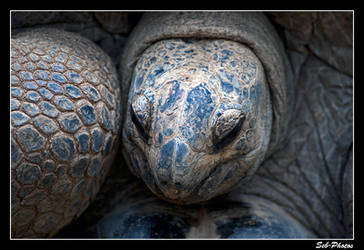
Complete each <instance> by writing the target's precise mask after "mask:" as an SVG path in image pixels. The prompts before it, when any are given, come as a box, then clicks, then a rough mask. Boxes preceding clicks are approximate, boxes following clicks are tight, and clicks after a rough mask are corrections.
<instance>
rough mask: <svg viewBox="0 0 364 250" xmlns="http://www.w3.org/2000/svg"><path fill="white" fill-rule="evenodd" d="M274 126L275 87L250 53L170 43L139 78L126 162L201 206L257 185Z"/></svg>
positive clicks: (140, 69) (225, 46) (148, 59)
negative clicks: (271, 90) (271, 88)
mask: <svg viewBox="0 0 364 250" xmlns="http://www.w3.org/2000/svg"><path fill="white" fill-rule="evenodd" d="M271 124H272V106H271V102H270V95H269V86H268V83H267V82H266V80H265V74H264V69H263V67H262V65H261V63H260V61H259V59H258V58H257V57H256V56H255V55H254V53H253V52H252V51H251V50H250V49H249V48H247V47H246V46H244V45H242V44H240V43H236V42H232V41H227V40H217V39H202V40H195V39H183V40H182V39H173V40H163V41H160V42H157V43H155V44H153V45H152V46H150V47H149V48H148V49H147V50H146V51H144V53H143V55H142V56H141V58H140V59H139V60H138V63H137V65H136V66H135V70H134V72H133V78H132V82H131V87H130V92H129V100H128V103H127V111H126V120H125V125H124V130H123V145H124V146H125V149H124V150H125V152H124V157H125V159H126V160H127V161H128V163H129V167H130V169H131V171H132V172H133V173H134V174H135V175H137V176H138V177H140V178H142V179H143V180H144V181H145V182H146V184H147V185H148V187H149V188H151V190H152V191H153V192H154V193H155V194H157V195H158V196H160V197H162V198H165V199H167V200H169V201H172V202H176V203H184V204H186V203H196V202H200V201H204V200H208V199H210V198H212V197H214V196H216V195H221V194H223V193H226V192H228V191H230V190H231V189H232V188H235V187H236V186H237V185H239V184H244V183H245V182H246V181H248V180H249V179H250V177H251V176H252V175H253V174H254V172H255V171H256V169H257V167H258V166H259V165H260V164H261V162H262V161H263V159H264V157H265V153H266V151H267V148H268V145H269V138H270V131H271V126H272V125H271Z"/></svg>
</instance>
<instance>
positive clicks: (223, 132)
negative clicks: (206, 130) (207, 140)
mask: <svg viewBox="0 0 364 250" xmlns="http://www.w3.org/2000/svg"><path fill="white" fill-rule="evenodd" d="M244 120H245V115H244V113H243V112H242V111H240V110H237V109H230V110H226V111H225V112H224V113H223V114H222V115H221V116H219V118H218V119H217V120H216V122H215V125H214V127H213V131H212V142H213V144H214V147H215V150H216V151H218V150H220V149H222V148H223V147H225V146H226V145H228V144H229V143H231V142H232V141H233V140H234V139H235V138H236V136H237V135H238V134H239V132H240V130H241V128H242V125H243V122H244Z"/></svg>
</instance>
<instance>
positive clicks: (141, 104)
mask: <svg viewBox="0 0 364 250" xmlns="http://www.w3.org/2000/svg"><path fill="white" fill-rule="evenodd" d="M150 110H151V105H150V102H149V100H148V98H147V97H145V96H144V95H139V96H137V97H136V98H135V99H134V100H133V102H132V104H131V107H130V116H131V120H132V121H133V123H134V125H135V127H136V129H137V130H138V132H139V134H140V135H141V136H142V138H143V139H144V141H146V142H147V141H148V139H149V129H150V123H151V122H150V121H151V117H150Z"/></svg>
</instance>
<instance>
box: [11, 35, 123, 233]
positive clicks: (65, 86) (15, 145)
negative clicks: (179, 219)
mask: <svg viewBox="0 0 364 250" xmlns="http://www.w3.org/2000/svg"><path fill="white" fill-rule="evenodd" d="M10 92H11V100H10V103H11V193H12V196H11V198H12V200H11V203H12V206H11V232H12V236H13V237H45V236H52V235H54V234H55V233H56V232H57V231H58V230H60V229H61V228H62V227H64V226H65V225H67V224H68V223H70V222H71V221H72V220H74V219H75V218H77V217H78V216H79V215H80V214H81V213H82V211H84V210H85V209H86V208H87V206H88V204H89V203H90V201H91V200H92V199H93V198H94V196H95V194H96V193H97V191H98V189H99V187H100V185H101V183H102V181H103V179H104V178H105V176H106V174H107V172H108V170H109V168H110V165H111V162H112V160H113V158H114V155H115V150H116V148H117V147H118V140H119V128H120V89H119V82H118V79H117V74H116V70H115V68H114V66H113V65H112V63H111V61H110V58H109V57H108V56H107V55H106V54H105V53H104V52H103V51H102V50H101V49H100V48H98V47H97V46H96V45H95V44H93V43H92V42H91V41H89V40H87V39H85V38H83V37H81V36H79V35H76V34H73V33H70V32H65V31H61V30H54V29H34V30H29V31H26V32H23V33H19V34H17V35H16V36H14V37H13V38H12V39H11V80H10Z"/></svg>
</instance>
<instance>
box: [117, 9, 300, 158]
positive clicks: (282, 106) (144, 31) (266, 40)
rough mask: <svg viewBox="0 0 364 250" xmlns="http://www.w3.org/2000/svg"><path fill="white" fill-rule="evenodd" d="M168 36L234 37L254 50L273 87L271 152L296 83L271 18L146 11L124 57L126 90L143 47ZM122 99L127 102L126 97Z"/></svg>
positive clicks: (281, 132) (123, 85)
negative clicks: (269, 19) (270, 20)
mask: <svg viewBox="0 0 364 250" xmlns="http://www.w3.org/2000/svg"><path fill="white" fill-rule="evenodd" d="M161 24H163V25H161ZM169 38H199V39H201V38H217V39H225V40H233V41H236V42H240V43H242V44H245V45H246V46H247V47H248V48H250V49H251V50H252V51H253V52H254V53H255V55H256V56H257V57H258V58H259V60H260V61H261V63H262V64H263V67H264V70H265V73H266V78H267V81H268V83H269V88H270V91H271V98H272V100H271V101H272V107H273V108H272V110H273V123H272V133H271V138H270V144H269V150H268V153H267V156H268V155H270V153H271V152H272V151H274V149H275V148H276V147H277V145H279V143H280V142H281V140H283V137H284V134H285V131H286V129H287V122H288V120H289V116H290V114H291V107H292V105H290V103H292V100H293V99H294V83H293V82H292V79H291V77H292V75H291V66H290V64H289V63H288V61H287V58H286V55H285V52H284V48H283V45H282V43H281V41H280V39H279V37H278V35H277V33H276V32H275V30H274V27H273V26H272V25H271V23H270V22H269V21H268V19H267V18H266V17H265V16H264V15H263V14H262V13H256V12H157V13H145V15H143V18H142V19H141V20H140V21H139V23H138V25H137V26H136V27H135V28H134V29H133V31H132V33H131V34H130V36H129V38H128V41H127V43H126V45H125V49H124V53H123V55H122V58H121V64H120V72H121V77H122V78H121V88H122V89H123V91H128V90H129V86H130V81H131V77H132V72H133V70H134V67H135V65H136V62H137V60H138V59H139V57H140V56H141V55H142V53H143V51H144V50H145V49H146V48H148V47H149V46H151V45H152V44H153V43H155V42H156V41H160V40H163V39H169ZM283 68H285V70H282V69H283ZM122 103H123V104H124V103H126V99H123V100H122Z"/></svg>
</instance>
